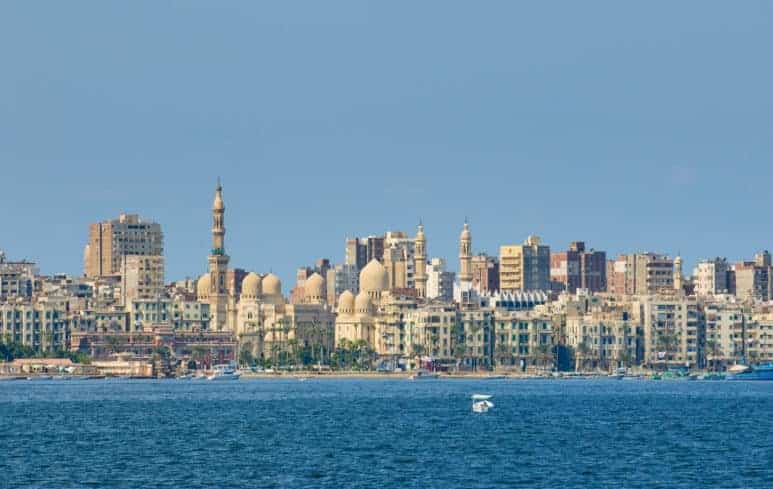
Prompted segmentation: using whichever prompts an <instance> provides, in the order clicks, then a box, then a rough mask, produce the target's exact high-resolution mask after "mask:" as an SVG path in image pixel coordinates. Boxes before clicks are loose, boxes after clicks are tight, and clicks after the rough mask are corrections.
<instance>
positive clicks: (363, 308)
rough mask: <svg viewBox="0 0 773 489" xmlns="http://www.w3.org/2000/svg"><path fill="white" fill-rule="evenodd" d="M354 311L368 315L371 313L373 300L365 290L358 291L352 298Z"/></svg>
mask: <svg viewBox="0 0 773 489" xmlns="http://www.w3.org/2000/svg"><path fill="white" fill-rule="evenodd" d="M354 311H355V312H356V313H357V314H358V315H362V316H370V315H371V314H372V313H373V302H371V300H370V296H369V295H368V293H367V292H364V291H363V292H360V293H359V294H357V298H355V299H354Z"/></svg>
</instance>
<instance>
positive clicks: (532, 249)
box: [499, 236, 550, 292]
mask: <svg viewBox="0 0 773 489" xmlns="http://www.w3.org/2000/svg"><path fill="white" fill-rule="evenodd" d="M499 287H500V290H501V291H502V292H515V291H518V290H550V247H549V246H546V245H543V244H541V242H540V238H539V236H529V237H528V238H527V239H526V241H525V242H524V244H522V245H506V246H500V248H499Z"/></svg>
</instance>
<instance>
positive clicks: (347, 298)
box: [338, 290, 354, 314]
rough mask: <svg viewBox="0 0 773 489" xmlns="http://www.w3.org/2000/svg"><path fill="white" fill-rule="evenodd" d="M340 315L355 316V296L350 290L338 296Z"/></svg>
mask: <svg viewBox="0 0 773 489" xmlns="http://www.w3.org/2000/svg"><path fill="white" fill-rule="evenodd" d="M338 314H354V294H352V293H351V292H350V291H348V290H344V291H343V293H341V295H340V296H338Z"/></svg>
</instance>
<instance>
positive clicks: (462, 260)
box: [459, 220, 472, 285]
mask: <svg viewBox="0 0 773 489" xmlns="http://www.w3.org/2000/svg"><path fill="white" fill-rule="evenodd" d="M459 283H460V284H462V285H463V284H470V283H472V235H471V234H470V225H469V224H468V223H467V220H465V221H464V229H463V230H462V235H461V236H459Z"/></svg>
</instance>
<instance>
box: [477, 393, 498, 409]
mask: <svg viewBox="0 0 773 489" xmlns="http://www.w3.org/2000/svg"><path fill="white" fill-rule="evenodd" d="M491 397H492V396H490V395H488V394H473V395H472V412H474V413H487V412H488V411H489V409H491V408H493V407H494V403H493V402H491V401H490V400H489V399H491Z"/></svg>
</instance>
